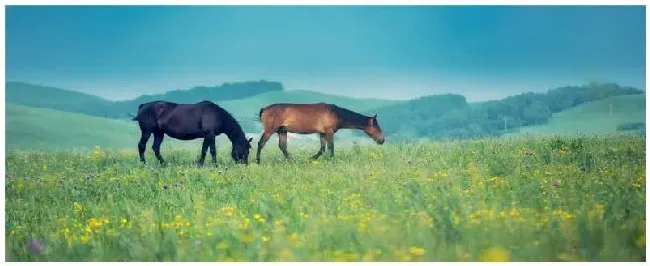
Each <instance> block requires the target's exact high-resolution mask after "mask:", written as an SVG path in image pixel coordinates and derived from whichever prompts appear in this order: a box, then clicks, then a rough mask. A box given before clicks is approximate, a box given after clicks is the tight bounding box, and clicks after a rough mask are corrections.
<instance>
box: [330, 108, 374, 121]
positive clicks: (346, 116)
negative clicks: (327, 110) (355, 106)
mask: <svg viewBox="0 0 650 266" xmlns="http://www.w3.org/2000/svg"><path fill="white" fill-rule="evenodd" d="M331 106H332V110H333V111H334V113H336V115H337V116H338V117H339V118H340V119H341V120H343V122H345V123H350V124H353V125H364V124H365V123H366V122H367V121H368V119H370V117H368V116H365V115H362V114H360V113H357V112H354V111H351V110H348V109H345V108H343V107H338V106H336V105H334V104H332V105H331Z"/></svg>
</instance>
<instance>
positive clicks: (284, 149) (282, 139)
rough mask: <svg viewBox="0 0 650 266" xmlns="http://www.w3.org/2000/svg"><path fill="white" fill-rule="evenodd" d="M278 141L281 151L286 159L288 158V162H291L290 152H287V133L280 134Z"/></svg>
mask: <svg viewBox="0 0 650 266" xmlns="http://www.w3.org/2000/svg"><path fill="white" fill-rule="evenodd" d="M278 139H279V141H278V144H279V146H280V150H281V151H282V153H283V154H284V157H285V158H287V160H291V156H289V152H288V151H287V132H286V131H281V132H278Z"/></svg>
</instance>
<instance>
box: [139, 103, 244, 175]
mask: <svg viewBox="0 0 650 266" xmlns="http://www.w3.org/2000/svg"><path fill="white" fill-rule="evenodd" d="M132 120H133V121H138V124H139V126H140V131H141V132H142V136H141V137H140V142H139V143H138V152H139V153H140V161H141V162H142V163H145V160H144V151H145V148H146V145H147V141H148V140H149V137H150V136H151V134H153V137H154V139H153V146H151V149H153V152H154V154H155V155H156V158H157V159H158V161H160V164H163V163H164V162H165V161H164V160H163V158H162V156H160V144H162V141H163V137H164V135H165V134H167V136H170V137H172V138H175V139H179V140H193V139H197V138H203V146H202V147H201V158H200V159H199V161H198V163H199V165H203V163H204V162H205V153H206V151H207V149H208V147H209V148H210V155H211V156H212V161H213V162H214V165H215V166H217V149H216V147H215V138H216V136H218V135H220V134H221V133H224V134H226V136H228V139H230V142H232V152H231V156H232V159H233V160H234V161H235V163H238V164H240V163H243V164H248V153H249V150H250V149H251V147H252V146H251V144H250V142H251V141H252V140H253V138H250V139H248V140H246V135H245V134H244V131H242V128H241V126H240V125H239V123H237V120H235V118H233V117H232V115H231V114H230V113H228V111H226V110H225V109H223V108H221V107H219V106H218V105H216V104H214V103H212V102H210V101H202V102H199V103H195V104H179V103H172V102H165V101H154V102H148V103H144V104H141V105H140V106H139V107H138V114H137V115H136V116H135V117H133V119H132Z"/></svg>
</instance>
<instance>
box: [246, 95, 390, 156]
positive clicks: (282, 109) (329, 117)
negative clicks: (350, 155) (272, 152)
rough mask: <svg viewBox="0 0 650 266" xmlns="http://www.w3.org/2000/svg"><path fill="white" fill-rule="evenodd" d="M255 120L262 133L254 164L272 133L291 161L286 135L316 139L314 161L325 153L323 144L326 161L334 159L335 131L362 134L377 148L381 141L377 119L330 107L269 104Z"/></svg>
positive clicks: (324, 105)
mask: <svg viewBox="0 0 650 266" xmlns="http://www.w3.org/2000/svg"><path fill="white" fill-rule="evenodd" d="M259 118H260V121H261V122H262V126H263V127H264V133H263V134H262V136H261V137H260V141H259V142H258V143H257V158H256V162H257V163H258V164H259V163H260V152H261V151H262V148H264V144H266V142H267V141H268V140H269V138H270V137H271V135H273V133H278V137H279V142H280V143H279V145H280V150H282V153H283V154H284V157H286V158H287V159H291V157H290V156H289V152H287V132H291V133H298V134H312V133H318V134H319V135H320V150H319V151H318V153H316V154H315V155H314V156H312V157H311V158H312V159H318V157H320V156H321V154H323V152H325V144H326V143H327V148H328V149H329V151H330V157H334V133H336V132H337V131H338V130H339V129H359V130H363V132H365V133H366V134H367V135H368V136H370V137H371V138H372V139H374V140H375V141H376V142H377V144H379V145H381V144H383V143H384V141H385V138H384V133H383V132H382V131H381V128H380V127H379V123H378V122H377V115H374V116H371V117H369V116H365V115H362V114H359V113H355V112H353V111H350V110H348V109H345V108H341V107H338V106H336V105H334V104H326V103H315V104H291V103H279V104H271V105H269V106H266V107H264V108H262V109H260V113H259Z"/></svg>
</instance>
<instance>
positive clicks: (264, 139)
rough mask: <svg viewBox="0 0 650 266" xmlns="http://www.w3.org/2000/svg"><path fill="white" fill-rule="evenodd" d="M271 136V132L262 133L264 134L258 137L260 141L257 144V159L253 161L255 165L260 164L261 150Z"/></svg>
mask: <svg viewBox="0 0 650 266" xmlns="http://www.w3.org/2000/svg"><path fill="white" fill-rule="evenodd" d="M271 134H272V133H271V132H266V131H264V134H262V136H261V137H260V141H258V142H257V158H256V159H255V161H256V162H257V164H259V163H260V152H261V151H262V148H264V145H265V144H266V142H267V141H269V139H270V138H271Z"/></svg>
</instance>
